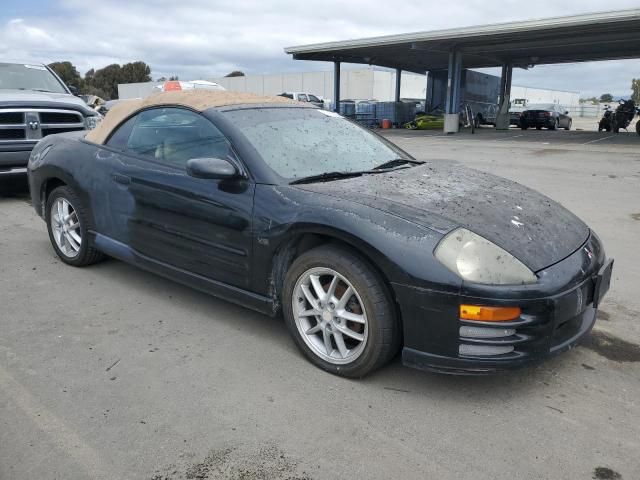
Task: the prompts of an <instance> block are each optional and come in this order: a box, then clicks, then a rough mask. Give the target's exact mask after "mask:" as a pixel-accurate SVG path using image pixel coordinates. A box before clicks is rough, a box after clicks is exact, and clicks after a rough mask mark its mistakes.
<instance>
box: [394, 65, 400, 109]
mask: <svg viewBox="0 0 640 480" xmlns="http://www.w3.org/2000/svg"><path fill="white" fill-rule="evenodd" d="M401 81H402V70H401V69H399V68H396V94H395V100H396V102H399V101H400V85H401Z"/></svg>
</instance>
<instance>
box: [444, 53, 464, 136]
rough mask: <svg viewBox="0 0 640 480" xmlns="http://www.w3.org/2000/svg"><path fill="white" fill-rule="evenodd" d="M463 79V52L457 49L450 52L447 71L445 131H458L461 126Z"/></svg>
mask: <svg viewBox="0 0 640 480" xmlns="http://www.w3.org/2000/svg"><path fill="white" fill-rule="evenodd" d="M461 79H462V53H460V52H459V51H457V50H456V49H452V50H451V51H450V52H449V69H448V71H447V98H446V102H445V115H444V132H445V133H456V132H457V131H458V130H459V128H460V118H459V115H458V112H459V111H460V83H461Z"/></svg>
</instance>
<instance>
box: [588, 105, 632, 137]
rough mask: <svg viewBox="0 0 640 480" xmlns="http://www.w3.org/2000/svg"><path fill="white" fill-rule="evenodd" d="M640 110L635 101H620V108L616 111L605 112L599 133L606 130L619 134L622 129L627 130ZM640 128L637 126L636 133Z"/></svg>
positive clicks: (599, 126) (599, 124)
mask: <svg viewBox="0 0 640 480" xmlns="http://www.w3.org/2000/svg"><path fill="white" fill-rule="evenodd" d="M639 111H640V109H638V107H636V104H635V102H634V101H633V100H622V99H620V100H618V106H617V108H616V109H615V111H612V110H611V109H610V108H609V109H607V110H606V111H605V112H604V115H603V117H602V119H600V122H599V123H598V131H602V130H606V131H607V132H614V133H618V132H619V131H620V129H624V130H626V129H627V127H628V126H629V125H631V122H632V121H633V119H634V118H635V116H636V113H638V112H639ZM639 128H640V127H638V126H636V131H639V130H638V129H639Z"/></svg>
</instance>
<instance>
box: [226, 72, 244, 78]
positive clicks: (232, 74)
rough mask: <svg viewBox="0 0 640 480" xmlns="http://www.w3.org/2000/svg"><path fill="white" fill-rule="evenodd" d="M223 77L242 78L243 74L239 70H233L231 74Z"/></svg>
mask: <svg viewBox="0 0 640 480" xmlns="http://www.w3.org/2000/svg"><path fill="white" fill-rule="evenodd" d="M225 77H244V72H241V71H240V70H234V71H233V72H231V73H227V74H226V75H225Z"/></svg>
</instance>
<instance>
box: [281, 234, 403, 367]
mask: <svg viewBox="0 0 640 480" xmlns="http://www.w3.org/2000/svg"><path fill="white" fill-rule="evenodd" d="M282 303H283V310H284V318H285V322H286V324H287V327H288V328H289V332H290V333H291V335H292V337H293V339H294V341H295V343H296V345H297V346H298V348H300V350H301V351H302V353H303V354H304V355H305V356H306V357H307V358H308V359H309V360H310V361H311V362H312V363H313V364H314V365H316V366H318V367H320V368H322V369H323V370H326V371H328V372H331V373H333V374H336V375H341V376H344V377H351V378H360V377H363V376H365V375H367V374H369V373H371V372H373V371H374V370H376V369H377V368H380V367H381V366H383V365H384V364H386V363H387V362H388V361H389V360H391V358H393V356H394V355H395V354H396V353H397V351H398V347H399V345H400V327H399V325H398V322H397V319H396V316H395V311H394V308H393V303H392V301H391V296H390V294H389V292H388V289H387V287H386V285H385V284H384V282H383V281H382V279H381V278H380V276H379V275H378V274H377V273H376V272H375V271H374V270H373V269H372V268H371V267H370V266H369V264H368V263H367V262H366V261H365V260H363V259H362V258H360V257H359V256H357V255H355V254H354V253H352V252H351V251H349V250H348V249H346V248H343V247H338V246H332V245H325V246H321V247H317V248H314V249H312V250H309V251H308V252H306V253H304V254H302V255H301V256H300V257H298V258H297V259H296V260H295V261H294V262H293V264H292V265H291V267H290V268H289V271H288V272H287V275H286V278H285V284H284V289H283V294H282Z"/></svg>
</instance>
